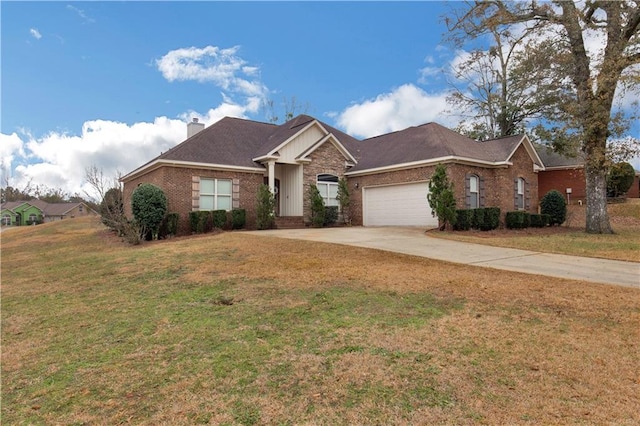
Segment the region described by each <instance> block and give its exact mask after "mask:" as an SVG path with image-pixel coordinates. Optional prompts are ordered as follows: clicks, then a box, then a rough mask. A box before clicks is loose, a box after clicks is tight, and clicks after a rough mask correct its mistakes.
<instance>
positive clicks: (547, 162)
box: [534, 144, 584, 168]
mask: <svg viewBox="0 0 640 426" xmlns="http://www.w3.org/2000/svg"><path fill="white" fill-rule="evenodd" d="M534 147H535V149H536V152H537V153H538V156H539V157H540V159H541V160H542V163H543V164H544V166H545V167H569V168H575V167H580V166H582V165H584V159H583V157H582V156H581V155H577V156H575V157H567V156H565V155H562V154H558V153H557V152H554V151H553V149H551V147H549V146H547V145H541V144H534Z"/></svg>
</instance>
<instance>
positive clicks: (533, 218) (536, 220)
mask: <svg viewBox="0 0 640 426" xmlns="http://www.w3.org/2000/svg"><path fill="white" fill-rule="evenodd" d="M529 222H530V224H531V227H532V228H544V227H545V226H548V225H549V215H548V214H530V215H529Z"/></svg>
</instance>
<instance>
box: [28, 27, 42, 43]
mask: <svg viewBox="0 0 640 426" xmlns="http://www.w3.org/2000/svg"><path fill="white" fill-rule="evenodd" d="M29 34H31V37H33V38H35V39H36V40H40V39H41V38H42V34H40V31H38V29H37V28H31V29H30V30H29Z"/></svg>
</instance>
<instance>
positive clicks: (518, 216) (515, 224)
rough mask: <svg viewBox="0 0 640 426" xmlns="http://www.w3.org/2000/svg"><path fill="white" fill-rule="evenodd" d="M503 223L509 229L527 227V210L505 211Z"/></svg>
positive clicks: (528, 221)
mask: <svg viewBox="0 0 640 426" xmlns="http://www.w3.org/2000/svg"><path fill="white" fill-rule="evenodd" d="M504 220H505V225H506V226H507V228H509V229H524V228H528V227H529V223H530V220H529V212H525V211H514V212H507V214H506V216H505V218H504Z"/></svg>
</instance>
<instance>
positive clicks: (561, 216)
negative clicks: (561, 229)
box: [540, 189, 567, 226]
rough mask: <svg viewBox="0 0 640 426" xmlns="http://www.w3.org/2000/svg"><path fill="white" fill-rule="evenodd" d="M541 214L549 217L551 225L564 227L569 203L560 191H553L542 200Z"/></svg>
mask: <svg viewBox="0 0 640 426" xmlns="http://www.w3.org/2000/svg"><path fill="white" fill-rule="evenodd" d="M540 212H541V213H542V214H548V215H549V217H550V218H549V225H551V226H554V225H562V224H563V223H564V221H565V220H566V219H567V201H566V200H565V199H564V196H563V195H562V194H561V193H560V192H559V191H556V190H555V189H552V190H551V191H549V192H547V193H546V194H544V197H542V200H540Z"/></svg>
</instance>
